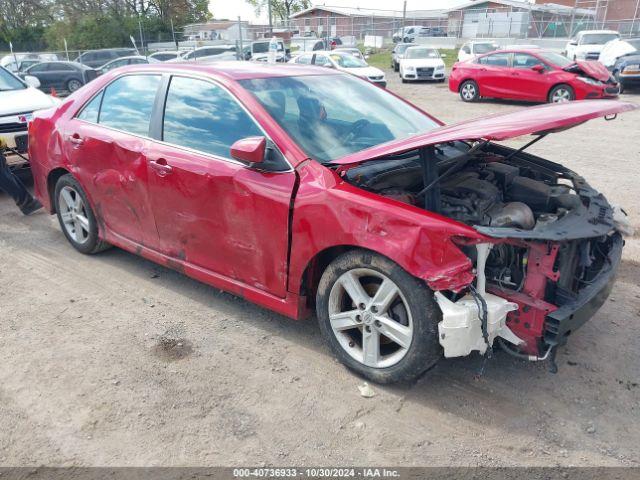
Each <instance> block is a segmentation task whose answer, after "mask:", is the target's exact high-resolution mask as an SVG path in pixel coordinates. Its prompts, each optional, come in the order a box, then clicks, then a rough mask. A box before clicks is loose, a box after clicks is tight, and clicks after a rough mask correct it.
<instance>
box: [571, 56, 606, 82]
mask: <svg viewBox="0 0 640 480" xmlns="http://www.w3.org/2000/svg"><path fill="white" fill-rule="evenodd" d="M564 70H566V71H567V72H571V73H580V70H582V72H583V73H584V74H585V75H587V76H589V77H591V78H595V79H596V80H600V81H601V82H606V81H607V80H609V79H610V78H611V72H610V71H609V70H608V69H607V67H605V66H604V65H603V64H602V63H600V62H595V61H588V60H578V61H577V62H576V63H574V64H571V65H569V66H568V67H565V68H564Z"/></svg>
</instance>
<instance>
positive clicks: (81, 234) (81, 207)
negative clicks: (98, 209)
mask: <svg viewBox="0 0 640 480" xmlns="http://www.w3.org/2000/svg"><path fill="white" fill-rule="evenodd" d="M54 203H55V207H56V212H57V214H58V221H59V222H60V227H61V228H62V232H63V233H64V235H65V237H67V240H68V241H69V243H70V244H71V245H72V246H73V248H75V249H76V250H78V251H79V252H82V253H98V252H101V251H103V250H106V249H107V248H109V246H110V245H109V244H108V243H107V242H104V241H102V240H100V238H99V237H98V222H97V220H96V217H95V215H94V213H93V210H91V206H90V205H89V201H88V200H87V196H86V194H85V193H84V190H82V187H81V186H80V184H79V183H78V182H77V181H76V179H75V178H73V176H71V175H70V174H67V175H63V176H62V177H60V178H59V179H58V182H57V183H56V188H55V198H54Z"/></svg>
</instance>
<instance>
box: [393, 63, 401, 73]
mask: <svg viewBox="0 0 640 480" xmlns="http://www.w3.org/2000/svg"><path fill="white" fill-rule="evenodd" d="M393 71H394V72H399V71H400V64H399V63H397V62H394V64H393Z"/></svg>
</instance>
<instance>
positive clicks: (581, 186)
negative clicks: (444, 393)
mask: <svg viewBox="0 0 640 480" xmlns="http://www.w3.org/2000/svg"><path fill="white" fill-rule="evenodd" d="M635 108H637V106H636V105H634V104H630V103H624V102H616V101H611V102H602V101H601V102H572V103H571V104H568V105H563V106H561V107H560V106H557V105H543V106H539V107H533V108H529V109H523V110H520V111H517V112H511V113H508V114H503V115H498V116H491V117H486V118H481V119H479V120H475V121H467V122H462V123H459V124H456V125H450V126H445V125H443V124H442V123H441V122H439V121H438V120H436V119H434V118H433V117H431V116H430V115H428V114H426V113H425V112H423V111H422V110H420V109H418V108H417V107H415V106H413V105H411V104H410V103H408V102H406V101H404V100H402V99H400V98H398V97H396V96H395V95H393V94H391V93H389V92H386V91H385V90H384V89H381V88H378V87H376V86H375V85H373V84H371V83H370V82H368V81H366V80H362V79H359V78H356V77H354V76H353V75H349V74H344V73H340V72H337V71H336V70H332V69H327V68H322V67H311V66H309V67H307V66H302V65H282V66H275V65H267V64H254V63H249V62H232V63H228V64H224V63H219V64H215V65H195V64H154V65H145V66H134V67H125V68H124V69H117V70H113V71H111V72H108V73H107V74H105V75H103V76H101V77H99V78H98V79H97V80H94V81H93V82H91V83H90V84H89V85H87V86H86V87H84V88H82V89H80V90H79V91H78V92H76V93H74V94H73V95H71V96H69V97H68V98H66V99H65V100H64V101H63V103H62V104H61V105H60V107H59V108H58V109H55V110H54V109H51V110H46V111H43V112H38V113H37V114H36V116H35V118H34V120H33V122H32V123H31V124H30V131H29V157H30V160H31V167H32V171H33V176H34V181H35V190H36V194H37V196H38V198H39V199H40V200H41V202H42V203H43V205H44V206H45V208H47V209H48V211H49V212H50V213H56V214H57V215H58V220H59V223H60V227H61V229H62V231H63V233H64V235H65V236H66V237H67V240H68V241H69V243H70V244H71V245H72V246H73V247H74V248H75V249H76V250H78V251H79V252H82V253H85V254H92V253H97V252H99V251H101V250H104V249H105V248H107V247H109V246H110V245H115V246H117V247H120V248H123V249H125V250H127V251H129V252H132V253H135V254H137V255H141V256H143V257H145V258H147V259H150V260H152V261H154V262H157V263H160V264H162V265H166V266H167V267H169V268H172V269H175V270H177V271H180V272H183V273H185V274H186V275H189V276H191V277H193V278H195V279H198V280H200V281H203V282H206V283H208V284H210V285H213V286H215V287H218V288H221V289H224V290H226V291H229V292H232V293H234V294H236V295H240V296H242V297H244V298H246V299H247V300H250V301H252V302H255V303H257V304H259V305H262V306H264V307H266V308H270V309H272V310H274V311H276V312H279V313H281V314H283V315H286V316H289V317H292V318H295V319H299V318H304V317H306V316H308V315H309V313H310V312H312V311H314V310H315V313H316V315H317V317H318V320H319V323H320V329H321V331H322V333H323V335H324V336H325V339H326V341H327V342H328V344H329V345H330V346H331V348H332V350H333V351H334V353H335V354H336V356H337V357H338V358H339V359H340V360H341V361H342V362H343V363H345V364H346V365H347V366H348V367H349V368H351V369H353V370H355V371H357V372H359V373H360V374H362V375H364V376H366V377H367V378H370V379H372V380H374V381H377V382H395V381H401V380H412V379H415V378H416V377H418V376H419V375H420V374H421V373H423V372H424V371H426V370H427V369H428V368H430V367H431V366H433V365H434V364H435V362H436V361H438V359H440V358H441V357H443V356H445V357H457V356H465V355H469V354H470V353H471V352H473V351H477V352H480V353H485V352H490V351H491V346H492V345H493V343H494V341H495V342H496V343H498V342H499V343H501V345H503V346H504V348H505V349H507V351H510V352H511V353H513V354H514V355H518V356H522V357H523V358H526V359H530V360H531V359H544V358H547V357H552V356H553V354H554V352H555V351H556V350H555V349H556V347H557V346H558V345H562V344H564V343H565V342H566V341H567V337H568V335H569V334H570V333H571V332H574V331H575V330H576V329H577V328H578V327H579V326H580V325H582V324H583V323H584V322H585V321H587V320H588V319H589V318H590V317H591V316H592V315H593V314H594V312H595V311H596V310H597V309H598V308H599V307H600V306H601V305H602V303H603V302H604V301H605V299H606V297H607V295H608V294H609V292H610V290H611V288H612V286H613V282H614V278H615V273H616V270H617V268H618V265H619V263H620V258H621V254H622V245H623V240H622V235H621V232H622V231H624V229H622V228H621V225H622V224H623V223H624V214H623V213H620V211H618V210H616V209H614V208H613V207H612V206H611V205H609V203H608V202H607V200H606V199H605V198H604V196H603V195H602V194H600V193H599V192H597V191H596V190H595V189H593V188H591V187H590V186H589V185H588V183H587V182H586V181H585V180H584V179H583V178H582V177H580V176H579V175H578V174H576V173H574V172H572V171H571V170H569V169H568V168H566V167H563V166H562V165H559V164H557V163H553V162H551V161H548V160H544V159H542V158H539V157H536V156H534V155H531V154H529V153H525V152H524V151H523V150H524V148H525V147H526V145H525V147H523V148H521V149H519V150H515V149H513V148H509V147H506V146H503V145H500V144H497V143H494V141H501V140H506V139H509V138H514V137H518V136H522V135H529V134H537V135H541V136H544V135H546V134H547V133H551V132H556V131H560V130H563V129H566V128H569V127H571V126H574V125H579V124H581V123H583V122H585V121H587V120H590V119H594V118H598V117H603V116H609V115H614V114H616V113H621V112H624V111H628V110H632V109H635ZM558 155H559V156H560V155H562V152H559V153H558Z"/></svg>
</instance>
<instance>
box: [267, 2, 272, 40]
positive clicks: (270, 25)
mask: <svg viewBox="0 0 640 480" xmlns="http://www.w3.org/2000/svg"><path fill="white" fill-rule="evenodd" d="M267 10H268V11H269V35H271V36H272V35H273V17H272V16H271V0H267Z"/></svg>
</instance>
